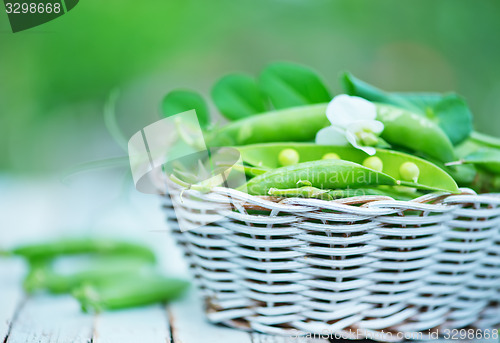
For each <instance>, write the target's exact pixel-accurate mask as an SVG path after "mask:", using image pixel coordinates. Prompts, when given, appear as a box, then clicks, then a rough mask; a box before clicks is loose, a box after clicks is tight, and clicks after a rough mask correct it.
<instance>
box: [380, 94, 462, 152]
mask: <svg viewBox="0 0 500 343" xmlns="http://www.w3.org/2000/svg"><path fill="white" fill-rule="evenodd" d="M377 119H378V120H379V121H381V122H382V123H384V131H383V132H382V134H381V137H382V138H383V139H385V140H386V141H387V142H388V143H390V144H392V145H396V146H401V147H404V148H408V149H411V150H413V151H416V152H421V153H424V154H425V155H428V156H430V157H433V158H436V159H438V160H439V161H441V162H449V161H453V160H454V159H455V153H454V150H453V144H451V141H450V139H449V138H448V136H446V134H445V133H444V131H443V130H442V129H441V128H440V127H439V126H438V125H437V124H435V123H434V122H432V121H431V120H430V119H427V118H425V117H422V116H420V115H418V114H415V113H412V112H409V111H407V110H405V109H402V108H398V107H394V106H391V105H384V104H377Z"/></svg>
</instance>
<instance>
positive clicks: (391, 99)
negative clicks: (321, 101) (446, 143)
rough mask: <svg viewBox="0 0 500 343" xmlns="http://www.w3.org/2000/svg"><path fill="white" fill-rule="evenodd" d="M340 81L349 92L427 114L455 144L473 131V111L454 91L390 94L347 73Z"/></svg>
mask: <svg viewBox="0 0 500 343" xmlns="http://www.w3.org/2000/svg"><path fill="white" fill-rule="evenodd" d="M341 83H342V85H343V87H344V90H345V91H346V92H347V94H349V95H356V96H359V97H362V98H365V99H367V100H370V101H374V102H381V103H385V104H391V105H395V106H399V107H403V108H405V109H408V110H410V111H412V112H415V113H417V114H420V115H422V116H426V117H427V118H429V119H431V120H433V121H434V122H435V123H437V124H438V125H439V126H440V127H441V129H442V130H443V131H444V132H445V133H446V135H447V136H448V138H449V139H450V141H451V142H452V143H453V144H454V145H457V144H459V143H461V142H463V141H464V140H465V139H467V138H468V137H469V136H470V134H471V132H472V114H471V112H470V110H469V108H468V106H467V103H466V102H465V100H464V99H463V98H462V97H460V96H459V95H457V94H455V93H450V94H444V95H442V94H438V93H389V92H385V91H383V90H381V89H378V88H376V87H374V86H372V85H369V84H368V83H365V82H363V81H361V80H359V79H357V78H355V77H354V76H353V75H352V74H350V73H345V74H343V75H342V78H341Z"/></svg>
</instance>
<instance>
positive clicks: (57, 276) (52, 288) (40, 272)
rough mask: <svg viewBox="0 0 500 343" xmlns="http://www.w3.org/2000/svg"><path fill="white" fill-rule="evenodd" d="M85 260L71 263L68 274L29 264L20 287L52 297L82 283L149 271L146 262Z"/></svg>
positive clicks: (130, 258) (107, 258)
mask: <svg viewBox="0 0 500 343" xmlns="http://www.w3.org/2000/svg"><path fill="white" fill-rule="evenodd" d="M85 260H86V261H72V262H73V263H72V268H73V269H74V270H72V272H71V273H62V272H60V271H59V272H58V271H57V270H56V268H55V267H54V266H53V265H52V263H50V262H47V261H45V262H34V263H31V265H30V271H29V273H28V275H27V277H26V279H25V280H24V283H23V286H24V289H25V290H26V291H27V292H28V293H32V292H34V291H38V290H47V291H49V292H51V293H55V294H59V293H69V292H71V291H72V290H73V289H74V288H76V287H78V286H80V285H82V284H83V283H86V282H91V283H99V282H103V281H107V280H109V279H115V278H120V277H126V276H128V275H134V274H137V273H138V272H140V271H144V270H148V269H151V268H152V267H153V264H152V263H151V261H150V260H147V259H143V258H138V257H136V256H120V255H113V256H94V257H89V258H86V259H85ZM82 264H83V265H82ZM80 265H82V266H80Z"/></svg>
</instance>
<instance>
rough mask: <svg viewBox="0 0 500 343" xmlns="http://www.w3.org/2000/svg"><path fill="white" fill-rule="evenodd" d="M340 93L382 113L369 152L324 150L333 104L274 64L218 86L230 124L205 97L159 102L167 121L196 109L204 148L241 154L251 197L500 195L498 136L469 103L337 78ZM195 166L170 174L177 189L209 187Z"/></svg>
mask: <svg viewBox="0 0 500 343" xmlns="http://www.w3.org/2000/svg"><path fill="white" fill-rule="evenodd" d="M340 83H341V85H342V88H343V90H344V93H343V94H347V95H349V96H354V97H358V98H362V99H365V100H366V101H369V102H370V103H372V104H373V105H374V106H375V108H376V120H377V121H379V122H381V123H382V124H383V131H382V132H381V133H380V139H379V142H377V144H373V145H372V148H373V149H374V150H373V152H374V153H372V154H367V153H366V152H365V151H364V150H362V149H359V147H355V146H353V145H349V144H347V145H346V144H344V145H319V144H316V143H315V138H316V136H317V134H318V132H319V131H320V130H322V129H323V128H325V127H328V126H329V125H332V124H333V125H335V124H336V123H330V121H329V119H328V118H327V115H326V112H327V107H328V105H329V103H330V101H332V98H334V95H333V94H332V93H331V92H330V90H328V88H327V87H326V85H325V83H324V82H323V80H322V79H321V77H320V76H319V75H317V73H316V72H315V71H313V70H311V69H310V68H308V67H305V66H302V65H297V64H292V63H287V62H277V63H272V64H270V65H268V66H267V67H265V68H264V69H263V70H262V72H261V73H260V75H259V76H258V77H253V76H251V75H247V74H243V73H233V74H229V75H226V76H224V77H222V78H221V79H220V80H218V81H217V82H216V83H215V84H214V86H213V87H212V91H211V97H212V101H213V103H214V104H215V106H216V107H217V109H218V110H219V112H220V114H221V115H222V116H223V117H225V119H227V122H226V123H224V124H222V125H221V124H220V123H216V122H215V121H214V120H213V119H212V117H211V116H210V113H209V112H210V111H209V106H208V105H207V102H206V101H205V99H204V98H203V97H202V96H201V95H200V94H198V93H197V92H195V91H191V90H173V91H171V92H170V93H168V94H167V95H166V96H165V98H164V99H163V102H162V105H161V110H162V113H163V115H164V116H165V117H168V116H171V115H174V114H177V113H179V112H183V111H188V110H191V109H195V110H196V114H197V117H198V121H199V123H200V126H201V127H202V129H203V134H204V139H205V143H206V146H208V147H210V148H213V147H233V148H235V149H237V150H238V151H239V152H240V153H241V158H242V160H243V165H242V166H238V167H236V166H235V167H234V168H233V171H231V172H235V173H245V174H246V177H247V182H246V183H244V184H241V185H240V186H239V189H240V190H242V191H245V192H248V193H249V194H252V195H261V196H275V197H278V198H281V197H308V198H319V199H324V200H332V199H337V198H344V197H350V196H356V195H386V196H390V197H392V198H394V199H397V200H410V199H414V198H416V197H418V196H420V195H422V194H425V193H429V192H447V193H451V194H458V193H460V192H461V191H460V190H459V188H461V187H468V188H471V189H473V190H475V191H476V192H478V193H484V192H497V191H500V139H499V138H497V137H492V136H488V135H485V134H482V133H478V132H476V131H474V130H473V116H472V113H471V111H470V109H469V108H468V106H467V103H466V102H465V100H464V99H463V98H462V97H461V96H459V95H457V94H455V93H448V94H439V93H390V92H386V91H383V90H381V89H378V88H376V87H374V86H372V85H369V84H368V83H365V82H363V81H361V80H359V79H357V78H355V77H354V76H353V75H351V74H350V73H344V74H342V75H341V78H340ZM196 175H197V173H193V172H192V171H191V172H190V171H189V170H177V171H174V172H173V173H172V174H171V175H170V178H171V179H172V180H173V181H175V182H177V183H178V184H180V185H182V186H186V187H190V188H194V189H200V190H205V191H208V190H209V189H210V187H211V186H216V185H213V184H212V185H208V186H207V185H206V184H204V183H203V180H201V179H197V176H196Z"/></svg>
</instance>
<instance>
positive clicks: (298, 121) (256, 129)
mask: <svg viewBox="0 0 500 343" xmlns="http://www.w3.org/2000/svg"><path fill="white" fill-rule="evenodd" d="M326 106H327V104H317V105H310V106H301V107H294V108H287V109H284V110H279V111H273V112H266V113H261V114H257V115H254V116H251V117H248V118H244V119H241V120H238V121H235V122H232V123H229V124H228V125H226V126H224V127H222V128H220V129H218V130H215V131H212V132H210V133H208V134H207V138H206V139H207V145H208V146H210V147H215V146H231V145H245V144H253V143H266V142H291V141H294V142H307V141H313V140H314V138H315V137H316V133H317V132H318V131H319V130H320V129H322V128H323V127H325V126H328V125H329V121H328V118H327V117H326V114H325V113H326Z"/></svg>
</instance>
